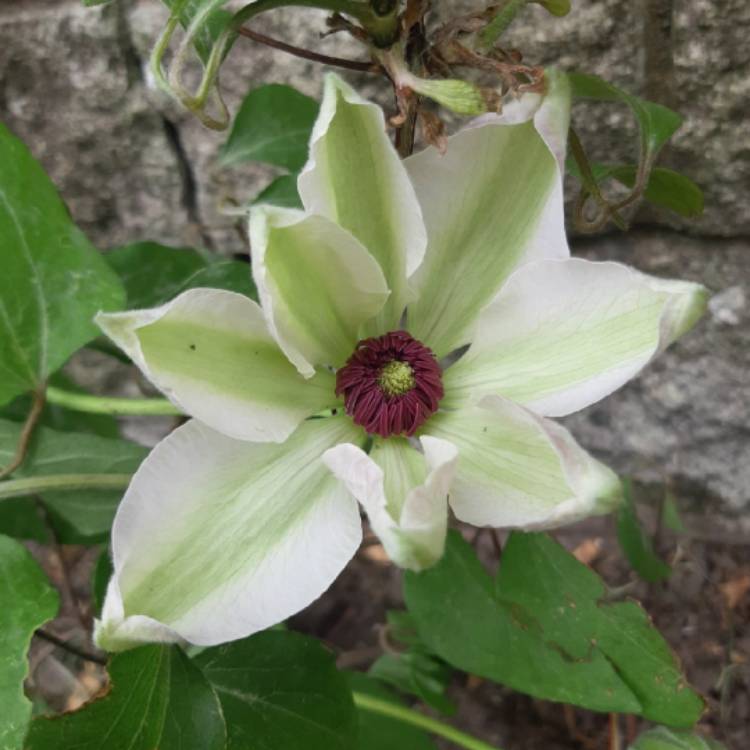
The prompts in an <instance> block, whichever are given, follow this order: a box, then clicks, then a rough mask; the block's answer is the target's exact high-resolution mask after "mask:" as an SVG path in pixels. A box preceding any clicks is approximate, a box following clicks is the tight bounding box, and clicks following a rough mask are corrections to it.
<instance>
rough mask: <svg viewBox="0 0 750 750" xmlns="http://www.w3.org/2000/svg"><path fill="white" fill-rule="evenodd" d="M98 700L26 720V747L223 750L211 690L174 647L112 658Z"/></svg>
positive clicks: (220, 722) (56, 749) (221, 730)
mask: <svg viewBox="0 0 750 750" xmlns="http://www.w3.org/2000/svg"><path fill="white" fill-rule="evenodd" d="M109 674H110V679H111V686H110V689H109V692H108V693H107V695H106V696H104V697H103V698H101V699H99V700H97V701H95V702H93V703H89V704H87V705H86V706H85V707H83V708H81V709H79V710H78V711H75V712H74V713H69V714H64V715H63V716H57V717H52V718H46V717H42V718H38V719H34V721H33V722H32V723H31V729H30V731H29V736H28V739H27V744H26V750H61V748H68V749H69V750H73V749H74V748H75V750H100V748H103V747H106V748H107V750H154V748H159V750H224V747H225V743H226V727H225V724H224V718H223V716H222V713H221V706H220V705H219V700H218V698H217V696H216V693H215V692H214V690H213V688H212V687H211V686H210V685H209V683H208V682H207V681H206V679H205V677H204V676H203V674H201V671H200V670H199V669H198V668H197V667H196V666H195V664H193V662H191V660H190V659H189V658H188V657H187V656H186V655H185V654H184V653H183V651H182V650H181V649H180V648H178V647H177V646H144V647H142V648H139V649H136V650H134V651H125V652H123V653H120V654H116V655H115V656H113V657H112V661H111V662H110V665H109Z"/></svg>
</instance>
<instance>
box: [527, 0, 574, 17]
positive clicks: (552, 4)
mask: <svg viewBox="0 0 750 750" xmlns="http://www.w3.org/2000/svg"><path fill="white" fill-rule="evenodd" d="M532 1H533V2H536V3H538V4H539V5H541V6H543V7H544V9H545V10H547V11H548V12H549V13H551V14H552V15H553V16H567V15H568V13H570V0H532Z"/></svg>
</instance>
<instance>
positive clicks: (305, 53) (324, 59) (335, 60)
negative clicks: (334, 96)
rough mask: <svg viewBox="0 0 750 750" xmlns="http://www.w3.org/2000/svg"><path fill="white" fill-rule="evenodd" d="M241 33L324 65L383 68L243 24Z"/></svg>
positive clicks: (375, 70)
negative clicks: (288, 41) (288, 42)
mask: <svg viewBox="0 0 750 750" xmlns="http://www.w3.org/2000/svg"><path fill="white" fill-rule="evenodd" d="M239 33H240V34H241V35H242V36H244V37H247V38H248V39H252V40H253V41H255V42H258V43H260V44H265V45H266V46H267V47H272V48H273V49H278V50H281V51H282V52H287V53H288V54H290V55H294V56H295V57H301V58H302V59H303V60H312V61H313V62H319V63H323V64H324V65H334V66H336V67H338V68H345V69H346V70H356V71H358V72H360V73H380V72H381V68H380V66H379V65H375V64H374V63H369V62H364V61H363V62H360V61H359V60H347V59H345V58H343V57H331V56H330V55H323V54H321V53H320V52H313V50H309V49H303V48H302V47H295V46H294V45H293V44H287V43H286V42H282V41H281V40H280V39H274V38H273V37H270V36H266V35H265V34H261V33H259V32H258V31H253V30H252V29H248V28H247V27H246V26H243V27H242V28H241V29H240V30H239Z"/></svg>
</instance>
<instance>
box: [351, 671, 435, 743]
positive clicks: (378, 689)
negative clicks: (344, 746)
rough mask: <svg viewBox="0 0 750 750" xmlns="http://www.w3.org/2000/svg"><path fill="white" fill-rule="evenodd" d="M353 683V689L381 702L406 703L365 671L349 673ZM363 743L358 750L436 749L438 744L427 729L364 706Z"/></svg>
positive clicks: (360, 712) (360, 740)
mask: <svg viewBox="0 0 750 750" xmlns="http://www.w3.org/2000/svg"><path fill="white" fill-rule="evenodd" d="M347 678H348V680H349V686H350V687H351V689H352V690H353V691H356V692H357V693H361V694H363V695H366V696H370V697H372V698H377V699H378V700H381V701H387V702H388V703H393V704H394V705H396V706H400V705H402V703H401V701H400V700H399V699H398V697H397V696H396V695H394V694H393V693H392V692H391V691H390V690H388V689H387V688H386V687H384V686H383V685H381V684H380V683H379V682H378V681H377V680H375V679H373V678H372V677H368V676H367V675H364V674H362V673H361V672H349V673H348V674H347ZM358 718H359V742H358V744H357V745H356V748H357V750H383V749H384V748H387V749H388V750H435V743H434V742H433V741H432V740H431V739H430V737H429V735H428V734H427V733H426V732H423V731H422V730H421V729H417V728H416V727H413V726H411V725H409V724H404V723H403V722H401V721H397V720H396V719H391V718H389V717H388V716H383V715H382V714H376V713H372V712H371V711H365V710H364V709H362V708H360V709H359V710H358Z"/></svg>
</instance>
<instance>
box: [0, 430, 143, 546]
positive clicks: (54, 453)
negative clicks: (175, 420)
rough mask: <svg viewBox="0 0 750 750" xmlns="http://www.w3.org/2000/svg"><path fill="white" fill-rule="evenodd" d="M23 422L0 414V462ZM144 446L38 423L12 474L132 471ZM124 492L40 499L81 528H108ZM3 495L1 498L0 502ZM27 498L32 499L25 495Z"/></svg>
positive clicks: (99, 531) (97, 531)
mask: <svg viewBox="0 0 750 750" xmlns="http://www.w3.org/2000/svg"><path fill="white" fill-rule="evenodd" d="M20 430H21V425H19V424H18V423H16V422H9V421H7V420H0V465H5V464H7V463H8V461H9V460H10V457H11V456H12V455H13V453H14V452H15V449H16V445H17V443H18V436H19V434H20ZM147 453H148V451H147V450H146V449H145V448H143V447H141V446H140V445H135V444H134V443H130V442H128V441H126V440H116V439H112V438H103V437H99V436H97V435H87V434H83V433H75V432H56V431H54V430H50V429H48V428H46V427H37V429H36V430H35V431H34V436H33V438H32V440H31V444H30V446H29V451H28V453H27V455H26V460H25V461H24V463H23V464H22V466H21V467H20V468H19V469H18V470H17V471H15V472H14V473H13V478H21V477H32V476H47V475H50V474H130V473H132V472H134V471H135V470H136V469H137V468H138V466H139V464H140V463H141V461H142V460H143V459H144V458H145V457H146V454H147ZM121 495H122V493H120V492H115V491H111V490H79V491H76V492H50V493H46V494H45V495H44V498H43V500H44V503H45V505H47V506H48V507H49V508H51V509H52V511H53V512H54V513H56V514H58V515H60V516H61V517H62V518H63V519H64V520H65V521H66V522H67V523H69V524H70V525H71V526H72V527H73V528H74V529H75V530H76V531H77V532H78V533H79V534H81V535H83V536H97V535H103V534H106V533H108V532H109V529H110V526H111V525H112V519H113V518H114V514H115V510H116V509H117V504H118V503H119V502H120V498H121ZM4 502H6V501H0V505H2V503H4ZM28 502H31V501H30V500H28Z"/></svg>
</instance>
